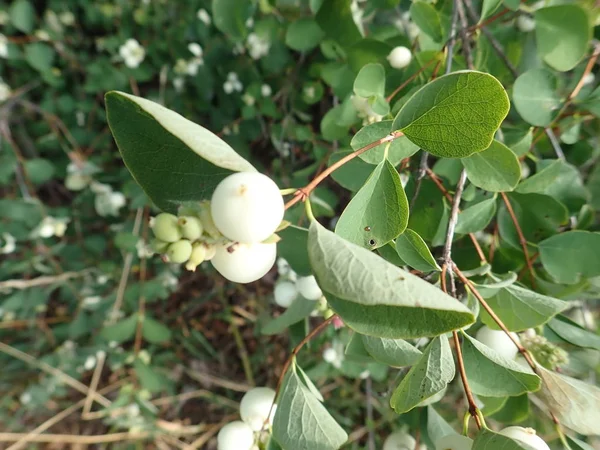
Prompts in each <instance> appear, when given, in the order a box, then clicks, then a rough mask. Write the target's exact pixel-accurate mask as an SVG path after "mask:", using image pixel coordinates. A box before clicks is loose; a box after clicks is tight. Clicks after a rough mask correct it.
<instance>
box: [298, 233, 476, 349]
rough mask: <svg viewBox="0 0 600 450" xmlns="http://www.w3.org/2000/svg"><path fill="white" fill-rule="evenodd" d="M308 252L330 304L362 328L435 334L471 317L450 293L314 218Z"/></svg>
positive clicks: (399, 335) (383, 333) (372, 332)
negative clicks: (352, 241) (347, 238)
mask: <svg viewBox="0 0 600 450" xmlns="http://www.w3.org/2000/svg"><path fill="white" fill-rule="evenodd" d="M308 255H309V258H310V263H311V266H312V268H313V272H314V274H315V276H316V278H317V281H318V283H319V286H320V287H321V289H322V290H323V291H324V292H325V296H326V298H327V300H328V302H329V304H330V305H331V307H332V308H333V309H334V310H335V311H336V312H337V313H338V314H339V315H340V317H341V318H342V319H343V320H344V322H346V324H347V325H348V326H349V327H350V328H352V329H354V330H355V331H357V332H359V333H361V334H366V335H369V336H377V337H386V338H392V339H407V338H415V337H423V336H437V335H439V334H440V333H444V332H446V331H450V330H454V329H458V328H462V327H464V326H466V325H468V324H470V323H472V322H473V321H474V317H473V314H472V313H471V311H469V309H468V308H467V307H466V306H464V305H463V304H462V303H460V302H459V301H457V300H456V299H454V298H453V297H450V296H449V295H447V294H445V293H443V292H442V291H441V290H440V289H438V288H436V287H434V286H432V285H431V284H429V283H427V282H426V281H424V280H422V279H421V278H419V277H417V276H415V275H413V274H411V273H409V272H406V271H404V270H402V269H400V268H398V267H396V266H394V265H392V264H390V263H388V262H387V261H385V260H384V259H383V258H381V257H379V256H377V255H376V254H375V253H372V252H370V251H369V250H367V249H364V248H362V247H359V246H357V245H355V244H352V243H350V242H348V241H346V240H345V239H342V238H341V237H340V236H338V235H336V234H334V233H332V232H331V231H328V230H326V229H325V228H323V227H322V226H321V225H319V224H318V223H317V222H316V221H313V222H312V223H311V225H310V229H309V236H308Z"/></svg>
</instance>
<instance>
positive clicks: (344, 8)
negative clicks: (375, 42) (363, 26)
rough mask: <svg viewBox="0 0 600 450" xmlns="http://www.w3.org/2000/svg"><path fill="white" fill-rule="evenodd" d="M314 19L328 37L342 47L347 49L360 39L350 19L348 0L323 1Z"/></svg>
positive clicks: (350, 9) (350, 11)
mask: <svg viewBox="0 0 600 450" xmlns="http://www.w3.org/2000/svg"><path fill="white" fill-rule="evenodd" d="M315 19H316V20H317V23H318V24H319V26H320V27H321V29H322V30H323V31H325V34H327V36H328V37H330V38H331V39H333V40H334V41H336V42H337V43H338V44H340V45H342V46H344V47H349V46H351V45H352V44H355V43H356V42H357V41H359V40H360V39H361V38H362V35H361V34H360V31H359V29H358V27H357V26H356V23H355V22H354V19H353V18H352V7H351V2H350V1H349V0H327V1H324V2H323V3H322V4H321V7H320V8H319V11H318V12H317V15H316V17H315Z"/></svg>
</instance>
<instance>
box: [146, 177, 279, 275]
mask: <svg viewBox="0 0 600 450" xmlns="http://www.w3.org/2000/svg"><path fill="white" fill-rule="evenodd" d="M283 213H284V204H283V198H282V196H281V193H280V192H279V188H278V187H277V185H276V184H275V183H274V182H273V180H271V179H270V178H269V177H267V176H266V175H263V174H261V173H258V172H239V173H236V174H233V175H230V176H228V177H227V178H225V179H224V180H222V181H221V182H220V183H219V185H218V186H217V188H216V189H215V192H214V193H213V196H212V199H211V201H210V202H202V203H201V204H199V205H198V206H197V207H189V206H188V207H184V208H181V209H180V211H179V217H177V216H175V215H173V214H168V213H162V214H159V215H158V216H157V217H155V218H154V219H153V221H152V224H151V227H152V231H153V233H154V236H155V237H156V239H155V240H154V241H153V248H154V250H155V251H156V252H158V253H162V254H164V255H165V259H167V260H168V261H170V262H174V263H178V264H181V263H186V266H185V267H186V269H188V270H192V271H193V270H195V269H196V267H197V266H198V265H199V264H200V263H202V262H203V261H208V260H210V262H211V263H212V265H213V267H214V268H215V269H216V270H217V271H218V272H219V273H220V274H221V275H223V276H224V277H225V278H227V279H228V280H230V281H234V282H237V283H250V282H252V281H256V280H258V279H259V278H261V277H263V276H264V275H265V274H266V273H267V272H268V271H269V270H270V269H271V267H273V264H274V263H275V257H276V254H277V244H276V243H275V242H269V239H270V238H271V240H272V238H273V235H274V233H275V231H277V229H278V227H279V226H280V224H281V221H282V220H283Z"/></svg>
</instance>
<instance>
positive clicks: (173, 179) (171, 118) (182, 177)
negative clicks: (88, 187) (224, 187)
mask: <svg viewBox="0 0 600 450" xmlns="http://www.w3.org/2000/svg"><path fill="white" fill-rule="evenodd" d="M106 111H107V117H108V123H109V125H110V129H111V131H112V133H113V136H114V138H115V141H116V142H117V146H118V147H119V151H120V152H121V155H122V156H123V161H124V162H125V165H126V166H127V168H128V169H129V171H130V172H131V174H132V175H133V177H134V178H135V180H136V181H137V182H138V184H139V185H140V186H141V187H142V189H143V190H144V191H145V192H146V194H148V196H149V197H150V199H151V200H152V201H153V202H154V203H155V204H156V206H158V207H159V208H160V209H162V210H164V211H168V212H176V211H177V207H178V205H179V204H180V203H182V202H186V201H198V200H202V199H205V198H210V196H211V195H212V192H213V190H214V189H215V187H216V186H217V184H218V183H219V182H220V181H221V180H222V179H223V178H225V177H226V176H228V175H230V174H232V173H233V172H238V171H246V172H249V171H255V169H254V167H252V165H251V164H250V163H249V162H248V161H246V160H245V159H244V158H242V157H241V156H239V155H238V154H237V153H236V152H235V151H234V150H233V149H232V148H231V147H230V146H229V145H228V144H227V143H225V142H224V141H222V140H221V139H220V138H218V137H217V136H216V135H214V134H213V133H211V132H210V131H208V130H207V129H205V128H202V127H201V126H200V125H197V124H195V123H193V122H190V121H189V120H187V119H185V118H183V117H182V116H180V115H179V114H177V113H175V112H173V111H171V110H168V109H167V108H165V107H163V106H161V105H159V104H157V103H154V102H151V101H149V100H146V99H143V98H140V97H136V96H134V95H130V94H125V93H123V92H116V91H112V92H109V93H108V94H106Z"/></svg>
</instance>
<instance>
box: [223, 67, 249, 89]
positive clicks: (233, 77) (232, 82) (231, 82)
mask: <svg viewBox="0 0 600 450" xmlns="http://www.w3.org/2000/svg"><path fill="white" fill-rule="evenodd" d="M242 89H244V85H243V84H242V82H241V81H240V79H239V78H238V75H237V73H235V72H229V73H228V74H227V80H226V81H225V83H223V90H224V91H225V93H226V94H231V93H233V92H242Z"/></svg>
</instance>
